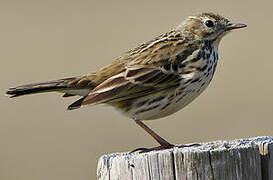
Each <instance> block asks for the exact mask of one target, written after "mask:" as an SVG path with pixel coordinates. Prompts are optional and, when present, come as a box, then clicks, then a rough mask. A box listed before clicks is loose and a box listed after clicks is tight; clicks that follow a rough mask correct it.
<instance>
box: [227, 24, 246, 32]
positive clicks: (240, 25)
mask: <svg viewBox="0 0 273 180" xmlns="http://www.w3.org/2000/svg"><path fill="white" fill-rule="evenodd" d="M244 27H246V25H245V24H239V23H238V24H236V23H228V25H227V26H226V31H230V30H232V29H239V28H244Z"/></svg>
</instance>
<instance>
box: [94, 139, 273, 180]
mask: <svg viewBox="0 0 273 180" xmlns="http://www.w3.org/2000/svg"><path fill="white" fill-rule="evenodd" d="M97 177H98V179H99V180H169V179H170V180H180V179H181V180H184V179H185V180H203V179H204V180H206V179H208V180H214V179H216V180H237V179H238V180H273V137H255V138H248V139H239V140H233V141H214V142H208V143H201V144H200V146H194V147H184V148H176V147H175V148H173V149H168V150H162V151H152V152H148V153H137V152H136V153H131V154H130V153H128V152H126V153H114V154H108V155H103V156H102V157H101V158H100V159H99V162H98V168H97Z"/></svg>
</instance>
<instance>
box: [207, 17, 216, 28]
mask: <svg viewBox="0 0 273 180" xmlns="http://www.w3.org/2000/svg"><path fill="white" fill-rule="evenodd" d="M205 25H206V26H207V27H209V28H212V27H213V26H214V23H213V21H212V20H210V19H208V20H206V21H205Z"/></svg>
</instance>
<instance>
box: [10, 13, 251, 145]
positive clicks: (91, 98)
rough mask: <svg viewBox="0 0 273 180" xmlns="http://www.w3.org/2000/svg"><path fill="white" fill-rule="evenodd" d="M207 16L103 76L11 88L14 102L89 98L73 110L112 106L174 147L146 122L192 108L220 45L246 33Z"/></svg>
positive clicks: (148, 46) (156, 41) (125, 57)
mask: <svg viewBox="0 0 273 180" xmlns="http://www.w3.org/2000/svg"><path fill="white" fill-rule="evenodd" d="M245 26H246V25H244V24H234V23H230V22H229V21H228V20H227V19H226V18H224V17H222V16H219V15H216V14H213V13H202V14H200V15H197V16H190V17H188V18H187V19H186V20H185V21H183V22H182V23H181V24H180V25H179V26H177V28H175V29H174V30H171V31H169V32H167V33H165V34H162V35H160V36H158V37H156V38H154V39H153V40H151V41H148V42H146V43H143V44H141V45H140V46H138V47H136V48H135V49H133V50H131V51H128V52H126V53H125V54H124V55H123V56H121V57H119V58H118V59H116V60H115V61H114V62H113V63H111V64H110V65H108V66H106V67H104V68H102V69H100V70H98V71H97V72H94V73H91V74H88V75H84V76H80V77H73V78H66V79H60V80H57V81H51V82H46V83H37V84H29V85H24V86H18V87H16V88H10V89H9V90H8V91H7V94H8V95H11V97H16V96H21V95H25V94H32V93H39V92H48V91H57V92H62V93H65V94H64V95H63V97H69V96H73V95H80V96H83V97H82V98H81V99H79V100H78V101H76V102H74V103H73V104H71V105H70V106H69V107H68V109H69V110H72V109H77V108H79V107H82V106H85V105H88V104H99V103H106V104H109V105H111V106H114V107H116V108H117V109H118V110H120V111H121V112H122V113H123V114H124V115H126V116H128V117H130V118H132V119H134V120H135V121H136V122H137V124H138V125H140V126H141V127H142V128H144V129H145V130H146V131H147V132H148V133H149V134H150V135H152V136H153V137H154V138H155V139H156V140H157V141H158V142H159V143H160V144H161V147H163V148H167V147H172V146H173V145H171V144H170V143H168V142H167V141H166V140H164V139H162V138H161V137H160V136H158V135H157V134H156V133H155V132H153V131H152V130H151V129H149V128H148V127H147V126H146V125H144V124H143V123H142V122H141V121H140V120H149V119H157V118H161V117H165V116H168V115H170V114H173V113H175V112H177V111H178V110H180V109H182V108H183V107H185V106H186V105H187V104H188V103H190V102H192V101H193V100H194V99H195V98H196V97H197V96H198V95H199V94H200V93H201V92H203V91H204V89H205V88H206V87H207V86H208V85H209V83H210V81H211V79H212V77H213V74H214V72H215V68H216V65H217V61H218V45H219V42H220V40H221V39H222V37H223V36H224V35H225V34H227V33H228V32H229V31H230V30H232V29H237V28H242V27H245Z"/></svg>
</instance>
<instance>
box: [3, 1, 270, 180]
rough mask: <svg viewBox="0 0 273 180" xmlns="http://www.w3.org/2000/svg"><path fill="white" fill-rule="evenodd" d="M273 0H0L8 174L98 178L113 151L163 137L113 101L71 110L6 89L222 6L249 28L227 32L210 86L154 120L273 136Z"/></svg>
mask: <svg viewBox="0 0 273 180" xmlns="http://www.w3.org/2000/svg"><path fill="white" fill-rule="evenodd" d="M272 5H273V2H272V1H257V0H249V1H219V0H213V1H204V0H200V1H184V0H177V1H158V0H155V1H144V0H142V1H140V0H138V1H128V0H126V1H125V0H124V1H122V0H115V1H93V0H77V1H76V0H75V1H71V0H21V1H19V0H17V1H15V0H0V52H1V53H0V59H1V67H0V81H1V87H0V89H1V94H2V95H1V96H0V102H1V103H0V112H1V119H0V179H1V180H48V179H50V180H60V179H65V180H75V179H77V180H91V179H95V177H96V176H95V173H96V165H97V160H98V158H99V157H100V156H101V155H103V154H107V153H113V152H122V151H130V150H133V149H135V148H137V147H152V146H155V145H157V144H156V142H155V141H154V140H153V139H152V138H151V137H149V136H148V135H147V134H146V133H144V131H143V130H142V129H140V128H139V127H137V126H136V125H135V124H134V122H133V121H132V120H130V119H127V118H126V117H122V116H121V115H120V114H119V113H117V112H116V111H115V110H114V109H113V108H109V107H104V106H103V105H101V106H94V107H90V108H84V109H79V110H76V111H66V107H67V106H68V105H69V104H70V103H72V102H73V101H75V100H76V99H77V98H74V97H73V98H67V99H63V98H61V94H57V93H49V94H41V95H32V96H26V97H21V98H16V99H9V98H7V97H4V92H5V90H6V89H7V88H9V87H12V86H16V85H21V84H26V83H32V82H40V81H47V80H54V79H59V78H63V77H69V76H74V75H81V74H85V73H89V72H92V71H95V70H96V69H98V68H99V67H102V66H104V65H107V64H108V63H111V62H112V61H113V60H114V58H116V57H118V56H120V55H122V53H124V52H125V51H127V50H129V49H131V48H133V47H135V46H136V45H139V44H140V43H142V42H144V41H147V40H150V39H152V38H154V37H155V36H157V35H159V34H161V33H164V32H166V31H168V30H170V29H171V28H173V27H175V26H176V25H178V24H179V23H180V22H181V21H182V20H183V19H185V18H186V17H187V16H188V15H192V14H196V13H199V12H203V11H212V12H217V13H220V14H222V15H224V16H226V17H227V18H229V19H230V20H231V21H233V22H238V23H245V24H247V25H248V27H247V28H245V29H241V30H238V31H236V32H233V33H231V34H229V35H228V36H227V37H225V38H224V39H223V40H222V42H221V44H220V48H219V56H220V60H219V64H218V67H217V71H216V74H215V77H214V79H213V81H212V83H211V85H210V86H209V88H208V89H207V90H206V91H205V92H204V93H203V94H202V95H201V96H200V97H199V98H197V99H196V100H195V101H194V102H193V103H191V104H190V105H189V106H187V107H186V108H185V109H183V110H181V111H179V112H178V113H176V114H174V115H172V116H169V117H167V118H164V119H161V120H156V121H150V122H148V124H149V125H150V126H151V127H152V128H153V129H154V130H156V131H157V132H158V133H159V134H160V135H162V136H163V137H164V138H166V139H167V140H169V141H170V142H172V143H178V144H182V143H194V142H206V141H213V140H229V139H235V138H244V137H254V136H261V135H269V136H272V135H273V131H272V130H273V94H272V92H273V83H272V82H273V80H272V78H273V72H272V69H273V57H272V51H273V48H272V47H273V46H272V42H273V35H272V29H273V13H272Z"/></svg>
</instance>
